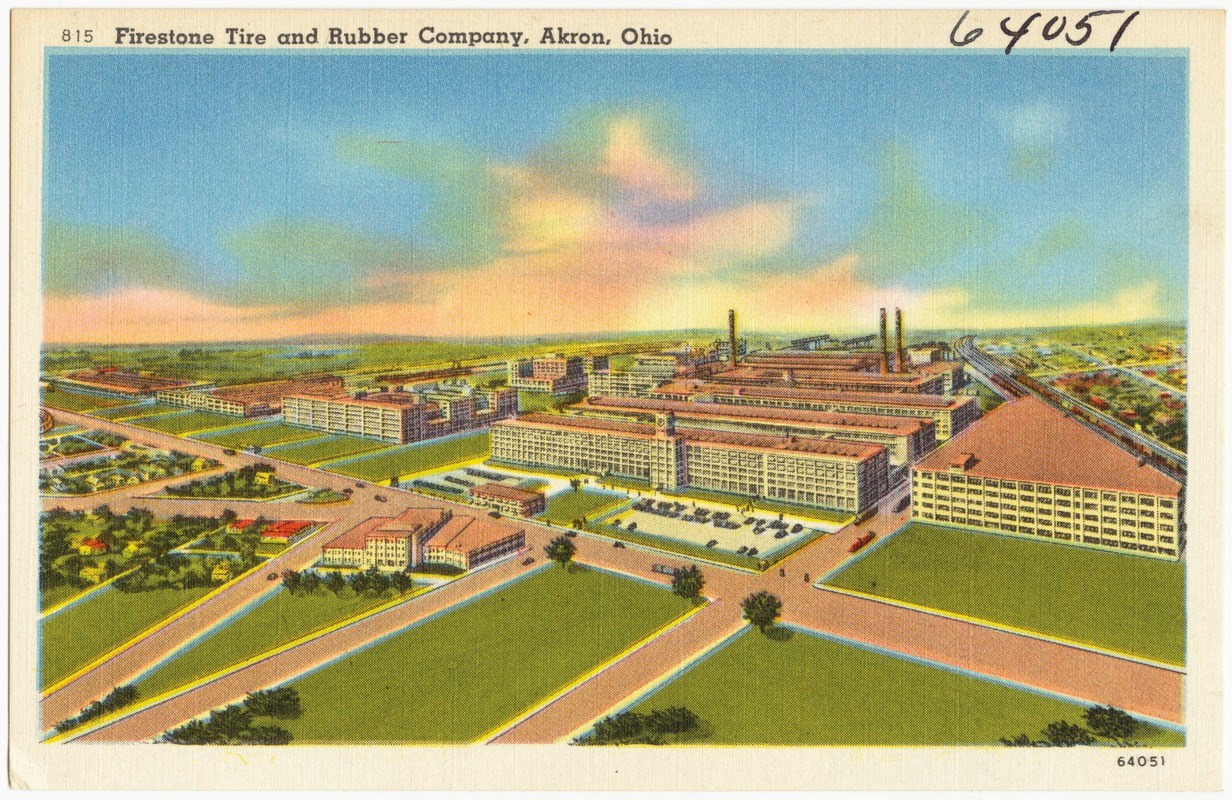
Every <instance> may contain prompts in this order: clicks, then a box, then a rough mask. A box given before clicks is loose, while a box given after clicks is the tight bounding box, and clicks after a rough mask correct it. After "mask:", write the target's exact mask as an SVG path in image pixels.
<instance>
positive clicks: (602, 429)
mask: <svg viewBox="0 0 1232 800" xmlns="http://www.w3.org/2000/svg"><path fill="white" fill-rule="evenodd" d="M498 424H499V425H518V426H539V427H554V428H572V429H578V430H585V431H590V432H592V433H598V434H604V433H609V434H619V435H622V436H634V437H637V438H641V439H650V438H654V437H655V436H656V435H662V434H661V433H660V432H659V429H658V428H656V427H655V426H654V425H647V424H644V423H639V422H615V421H613V420H607V419H595V418H592V417H579V416H565V415H560V414H527V415H525V416H523V417H521V418H520V419H517V420H509V421H506V422H501V423H498ZM676 435H677V436H679V437H680V438H681V439H684V440H685V441H686V442H690V443H694V442H696V443H699V444H715V445H727V446H732V447H747V448H754V449H760V450H786V451H792V452H799V453H812V454H814V455H829V456H838V457H841V458H858V459H860V460H864V459H866V458H871V457H873V456H875V455H877V454H878V453H881V452H883V451H884V450H885V448H884V447H883V446H881V445H879V444H869V443H865V442H850V441H846V440H842V439H820V438H815V437H811V436H785V437H784V436H770V435H766V434H760V433H728V432H726V431H707V430H699V429H696V428H677V429H676Z"/></svg>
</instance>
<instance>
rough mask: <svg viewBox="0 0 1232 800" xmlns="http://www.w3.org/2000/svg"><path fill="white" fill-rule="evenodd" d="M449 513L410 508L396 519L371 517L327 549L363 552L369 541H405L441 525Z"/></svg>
mask: <svg viewBox="0 0 1232 800" xmlns="http://www.w3.org/2000/svg"><path fill="white" fill-rule="evenodd" d="M448 513H449V512H447V511H442V510H441V509H439V508H408V509H407V510H406V511H403V512H402V513H401V514H399V515H398V516H396V517H369V518H368V519H366V520H364V521H363V522H361V523H359V524H358V525H356V526H355V527H354V528H351V529H350V530H349V531H347V532H346V533H344V534H342V535H341V536H338V537H337V538H335V539H333V540H332V541H330V542H328V543H327V544H326V545H325V549H329V548H335V547H340V548H345V549H347V550H363V549H364V548H365V547H366V546H367V543H368V540H369V539H405V538H406V537H408V536H411V535H413V534H415V533H418V532H419V531H422V530H427V529H429V528H431V527H432V526H434V525H437V524H439V523H440V521H441V519H442V518H443V517H444V516H445V515H446V514H448Z"/></svg>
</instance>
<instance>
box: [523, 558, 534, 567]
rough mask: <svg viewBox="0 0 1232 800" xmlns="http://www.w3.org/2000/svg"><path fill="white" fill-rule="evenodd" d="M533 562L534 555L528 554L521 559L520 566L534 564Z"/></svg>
mask: <svg viewBox="0 0 1232 800" xmlns="http://www.w3.org/2000/svg"><path fill="white" fill-rule="evenodd" d="M534 563H535V557H534V556H528V557H527V558H526V559H525V560H523V561H522V566H524V567H529V566H530V565H531V564H534Z"/></svg>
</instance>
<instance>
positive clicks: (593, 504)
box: [540, 489, 628, 525]
mask: <svg viewBox="0 0 1232 800" xmlns="http://www.w3.org/2000/svg"><path fill="white" fill-rule="evenodd" d="M626 502H628V500H627V499H626V498H624V497H620V496H618V495H610V494H603V493H600V492H592V491H590V490H589V489H579V490H577V491H574V490H572V489H566V490H565V491H563V492H560V493H559V494H557V495H554V496H553V497H550V498H548V507H547V510H546V511H544V512H543V513H542V514H541V515H540V516H541V517H542V518H543V519H546V520H547V521H549V522H554V523H556V524H557V525H572V524H573V521H574V520H575V519H582V518H584V517H586V516H587V515H589V514H593V513H595V512H596V511H598V510H600V509H603V508H609V507H611V506H615V505H618V504H620V503H626Z"/></svg>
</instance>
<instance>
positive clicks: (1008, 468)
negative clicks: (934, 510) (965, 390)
mask: <svg viewBox="0 0 1232 800" xmlns="http://www.w3.org/2000/svg"><path fill="white" fill-rule="evenodd" d="M952 464H959V465H962V464H966V469H965V470H964V474H967V475H975V476H977V477H987V478H1004V479H1007V480H1021V481H1031V482H1035V483H1053V484H1060V485H1063V486H1082V487H1087V488H1092V489H1108V490H1112V491H1124V492H1139V493H1142V494H1153V495H1165V496H1169V497H1175V496H1177V495H1179V494H1180V491H1181V485H1180V484H1179V483H1177V482H1176V481H1174V480H1172V479H1171V478H1169V477H1168V476H1167V475H1165V474H1164V473H1162V472H1160V471H1159V470H1158V469H1156V468H1155V467H1153V466H1151V465H1150V463H1149V462H1140V461H1139V459H1138V456H1136V455H1134V454H1132V453H1130V452H1128V451H1126V450H1123V449H1121V448H1120V447H1118V446H1116V445H1115V444H1113V443H1112V442H1110V441H1108V440H1107V439H1105V438H1104V437H1103V436H1101V435H1099V434H1098V433H1096V432H1095V431H1093V430H1091V429H1090V428H1088V427H1086V426H1085V425H1083V424H1082V423H1080V422H1078V421H1077V420H1074V419H1072V418H1070V417H1068V416H1066V415H1065V414H1064V413H1063V412H1061V411H1059V410H1057V409H1056V408H1054V407H1053V406H1051V405H1049V404H1048V403H1046V402H1044V401H1043V400H1041V399H1039V398H1037V397H1034V396H1032V395H1027V396H1026V397H1021V398H1019V399H1017V400H1014V401H1012V402H1009V403H1006V404H1004V405H1002V406H1000V407H999V408H997V409H995V410H993V411H990V412H989V413H988V414H986V415H984V417H983V418H982V419H981V420H980V421H979V422H976V423H974V424H972V425H970V426H969V427H968V428H967V429H966V430H964V431H963V432H962V433H960V434H958V435H957V436H955V437H954V438H953V439H951V440H950V441H949V442H947V443H946V444H945V445H944V446H943V447H941V448H938V449H937V450H934V451H933V452H932V453H930V454H929V455H928V456H927V457H925V458H924V459H923V460H922V461H920V463H919V464H917V465H916V468H917V469H923V470H938V471H948V470H949V469H950V467H951V465H952Z"/></svg>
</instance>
